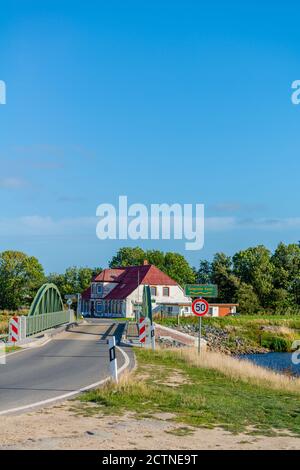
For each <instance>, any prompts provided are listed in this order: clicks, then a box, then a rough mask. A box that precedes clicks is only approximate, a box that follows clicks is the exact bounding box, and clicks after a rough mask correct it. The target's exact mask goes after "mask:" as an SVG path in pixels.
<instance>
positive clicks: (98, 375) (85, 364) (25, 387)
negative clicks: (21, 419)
mask: <svg viewBox="0 0 300 470" xmlns="http://www.w3.org/2000/svg"><path fill="white" fill-rule="evenodd" d="M122 329H123V326H122V325H120V324H118V323H116V324H114V323H113V322H111V321H109V320H106V321H103V320H90V321H89V324H88V325H79V326H76V327H75V328H72V329H70V330H69V331H66V332H63V333H60V334H58V335H56V336H54V338H53V339H52V340H51V341H50V342H49V343H47V344H45V345H44V346H41V347H36V348H33V349H28V350H21V351H17V352H16V353H13V354H9V355H7V361H6V362H7V363H6V365H1V364H0V414H5V413H6V412H7V411H13V410H14V411H15V412H17V411H28V409H20V408H22V407H25V406H28V405H33V404H34V405H36V404H37V403H39V406H42V405H43V404H44V403H40V402H45V401H46V402H47V401H49V400H51V399H63V398H68V395H70V397H71V396H72V394H74V392H76V391H78V390H80V389H82V388H85V387H88V386H90V385H92V384H96V383H98V382H100V381H101V380H103V379H105V378H106V377H107V376H109V353H108V344H107V340H108V338H109V336H111V335H115V336H116V338H118V339H120V335H121V334H122ZM123 351H124V352H125V353H126V354H127V358H126V354H125V355H124V354H123V353H122V352H121V351H120V350H117V360H118V368H120V367H122V365H124V364H125V362H128V358H129V359H130V360H131V361H132V358H133V354H132V351H131V350H130V348H128V347H127V348H123ZM45 404H46V403H45ZM16 408H17V409H16Z"/></svg>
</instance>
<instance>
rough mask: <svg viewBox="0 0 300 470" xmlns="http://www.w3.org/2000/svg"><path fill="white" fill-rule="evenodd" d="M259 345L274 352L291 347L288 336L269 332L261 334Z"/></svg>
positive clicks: (288, 349) (284, 350)
mask: <svg viewBox="0 0 300 470" xmlns="http://www.w3.org/2000/svg"><path fill="white" fill-rule="evenodd" d="M261 345H262V347H264V348H267V349H270V351H274V352H287V351H290V349H291V341H290V340H289V339H288V338H283V337H282V336H276V335H272V334H270V333H264V334H263V335H262V337H261Z"/></svg>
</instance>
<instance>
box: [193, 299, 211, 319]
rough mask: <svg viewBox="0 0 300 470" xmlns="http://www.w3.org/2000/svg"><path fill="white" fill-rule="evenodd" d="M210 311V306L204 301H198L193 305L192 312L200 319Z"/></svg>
mask: <svg viewBox="0 0 300 470" xmlns="http://www.w3.org/2000/svg"><path fill="white" fill-rule="evenodd" d="M208 310H209V304H208V302H207V301H206V300H204V299H196V300H194V301H193V303H192V312H193V313H194V314H195V315H197V316H198V317H203V316H204V315H206V314H207V312H208Z"/></svg>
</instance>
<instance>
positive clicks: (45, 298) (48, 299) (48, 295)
mask: <svg viewBox="0 0 300 470" xmlns="http://www.w3.org/2000/svg"><path fill="white" fill-rule="evenodd" d="M63 310H64V304H63V301H62V298H61V295H60V292H59V290H58V288H57V286H56V285H55V284H52V283H47V284H43V285H42V287H40V288H39V290H38V292H37V294H36V296H35V298H34V300H33V302H32V304H31V307H30V310H29V314H28V316H34V315H42V314H44V313H54V312H62V311H63Z"/></svg>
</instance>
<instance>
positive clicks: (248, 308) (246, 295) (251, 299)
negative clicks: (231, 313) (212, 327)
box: [237, 282, 260, 315]
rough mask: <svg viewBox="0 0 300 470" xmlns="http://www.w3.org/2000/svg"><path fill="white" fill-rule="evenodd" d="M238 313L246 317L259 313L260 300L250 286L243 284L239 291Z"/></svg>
mask: <svg viewBox="0 0 300 470" xmlns="http://www.w3.org/2000/svg"><path fill="white" fill-rule="evenodd" d="M237 302H238V304H239V307H238V311H239V313H242V314H244V315H254V314H255V313H257V312H258V311H259V308H260V305H259V299H258V297H257V295H256V294H255V292H254V289H253V287H252V286H250V285H249V284H246V283H245V282H241V284H240V285H239V287H238V290H237Z"/></svg>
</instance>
